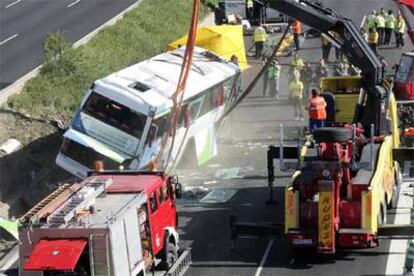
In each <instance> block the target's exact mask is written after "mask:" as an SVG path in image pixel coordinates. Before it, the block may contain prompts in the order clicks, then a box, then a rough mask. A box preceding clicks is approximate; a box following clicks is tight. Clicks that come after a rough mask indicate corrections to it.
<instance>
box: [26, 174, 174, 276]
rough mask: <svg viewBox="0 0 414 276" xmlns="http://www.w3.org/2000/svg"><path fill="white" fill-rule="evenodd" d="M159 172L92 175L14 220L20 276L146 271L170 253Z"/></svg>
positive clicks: (169, 182)
mask: <svg viewBox="0 0 414 276" xmlns="http://www.w3.org/2000/svg"><path fill="white" fill-rule="evenodd" d="M179 191H180V184H178V183H177V182H176V181H175V180H174V178H171V177H165V176H164V175H163V174H162V173H159V172H156V173H142V172H139V173H137V172H102V173H92V174H91V175H90V176H89V177H88V178H86V179H85V180H84V181H83V182H81V183H80V184H74V185H70V186H67V187H66V188H64V189H61V190H60V192H57V193H53V194H51V195H49V196H48V197H47V198H45V199H44V200H43V201H41V202H40V203H39V204H38V205H36V206H35V207H34V208H33V209H32V210H31V211H29V212H28V213H27V214H26V215H25V216H23V217H22V219H21V220H20V223H21V226H20V229H19V238H20V248H19V262H20V275H67V274H68V273H69V274H70V275H120V276H121V275H122V276H124V275H133V276H135V275H147V274H146V273H147V272H148V271H149V270H151V269H152V268H154V267H155V266H157V265H158V264H160V266H163V269H164V270H168V269H170V268H171V266H173V264H174V263H175V262H176V261H177V258H178V250H179V246H178V242H179V236H178V233H177V230H176V229H177V210H176V203H175V199H176V196H179Z"/></svg>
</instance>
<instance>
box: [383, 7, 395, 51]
mask: <svg viewBox="0 0 414 276" xmlns="http://www.w3.org/2000/svg"><path fill="white" fill-rule="evenodd" d="M395 21H396V18H395V16H394V12H393V11H392V10H389V11H388V14H387V15H386V17H385V40H384V44H385V45H390V43H391V36H392V33H393V31H394V28H395Z"/></svg>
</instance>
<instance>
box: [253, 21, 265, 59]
mask: <svg viewBox="0 0 414 276" xmlns="http://www.w3.org/2000/svg"><path fill="white" fill-rule="evenodd" d="M266 39H267V33H266V30H265V28H263V26H262V24H260V25H259V26H258V27H256V29H254V34H253V40H254V45H255V47H256V59H258V58H260V57H261V56H262V51H263V45H264V43H265V42H266Z"/></svg>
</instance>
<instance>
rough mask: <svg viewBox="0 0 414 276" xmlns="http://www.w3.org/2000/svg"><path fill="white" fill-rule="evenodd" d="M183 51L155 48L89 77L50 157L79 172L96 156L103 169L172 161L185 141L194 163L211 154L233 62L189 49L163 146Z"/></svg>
mask: <svg viewBox="0 0 414 276" xmlns="http://www.w3.org/2000/svg"><path fill="white" fill-rule="evenodd" d="M184 51H185V48H184V47H182V48H179V49H177V50H175V51H171V52H166V53H163V54H160V55H158V56H155V57H153V58H151V59H148V60H145V61H142V62H140V63H138V64H135V65H132V66H129V67H127V68H125V69H122V70H120V71H118V72H115V73H113V74H110V75H109V76H107V77H105V78H102V79H99V80H97V81H95V82H94V83H93V85H92V86H91V88H90V90H89V91H88V92H87V93H86V95H85V97H84V98H83V100H82V102H81V104H80V106H79V108H78V110H77V112H76V113H75V115H74V117H73V120H72V124H71V127H70V129H69V130H67V131H66V132H65V134H64V139H63V143H62V146H61V149H60V151H59V154H58V156H57V158H56V163H57V164H58V165H59V166H60V167H62V168H63V169H65V170H67V171H68V172H70V173H72V174H74V175H76V176H78V177H80V178H84V177H85V176H86V175H87V172H88V171H90V170H92V169H93V168H94V164H95V162H96V161H101V162H103V164H104V168H105V169H118V168H119V167H120V166H123V167H124V168H125V169H131V170H147V167H148V165H149V164H150V163H155V164H157V167H158V168H165V167H166V166H170V165H172V164H176V163H177V162H176V161H178V160H179V159H180V158H181V156H182V154H183V152H184V151H186V155H187V152H188V149H189V148H191V150H190V151H192V153H193V154H194V155H191V156H193V157H192V159H193V160H194V163H195V164H198V165H201V164H203V163H205V162H206V161H208V160H209V159H210V158H212V157H213V156H215V155H216V153H217V148H216V136H215V133H216V129H217V127H218V123H219V122H220V121H221V118H222V116H223V114H224V112H225V111H226V110H227V109H228V108H229V106H230V105H231V104H232V103H233V100H234V99H235V97H237V89H238V82H239V76H240V69H239V67H238V66H237V65H235V64H233V63H232V62H229V61H226V60H224V59H222V58H220V57H219V56H217V55H216V54H214V53H212V52H209V51H207V50H205V49H202V48H196V49H195V51H194V57H193V63H192V67H191V71H190V74H189V77H188V80H187V85H186V88H185V92H184V98H183V103H182V108H181V113H180V114H179V119H178V124H177V131H176V134H175V143H174V146H173V147H172V151H171V152H170V146H171V145H170V144H171V143H169V142H168V141H171V137H169V133H170V132H169V131H168V130H169V129H170V126H169V125H170V116H171V109H172V106H173V102H172V98H171V97H172V95H173V93H174V92H175V91H176V87H177V82H178V79H179V74H180V70H181V65H182V60H183V56H184ZM161 145H163V146H161ZM186 147H187V150H185V149H186ZM192 153H191V152H190V154H192ZM168 156H170V157H169V158H168ZM167 160H169V162H168V164H166V162H167ZM170 163H171V164H170Z"/></svg>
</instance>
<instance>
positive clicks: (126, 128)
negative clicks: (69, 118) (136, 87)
mask: <svg viewBox="0 0 414 276" xmlns="http://www.w3.org/2000/svg"><path fill="white" fill-rule="evenodd" d="M82 112H84V113H86V114H88V115H90V116H92V117H94V118H95V119H98V120H100V121H102V122H104V123H106V124H108V125H111V126H113V127H115V128H117V129H119V130H121V131H123V132H126V133H128V134H129V135H132V136H134V137H136V138H138V139H140V138H141V135H142V131H143V130H144V127H145V123H146V119H147V118H146V116H145V115H143V114H140V113H138V112H135V111H133V110H131V109H129V108H128V107H126V106H124V105H122V104H120V103H117V102H115V101H112V100H110V99H109V98H106V97H104V96H102V95H100V94H98V93H95V92H92V94H91V95H90V97H89V98H88V100H87V101H86V103H85V105H84V106H83V108H82Z"/></svg>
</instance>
